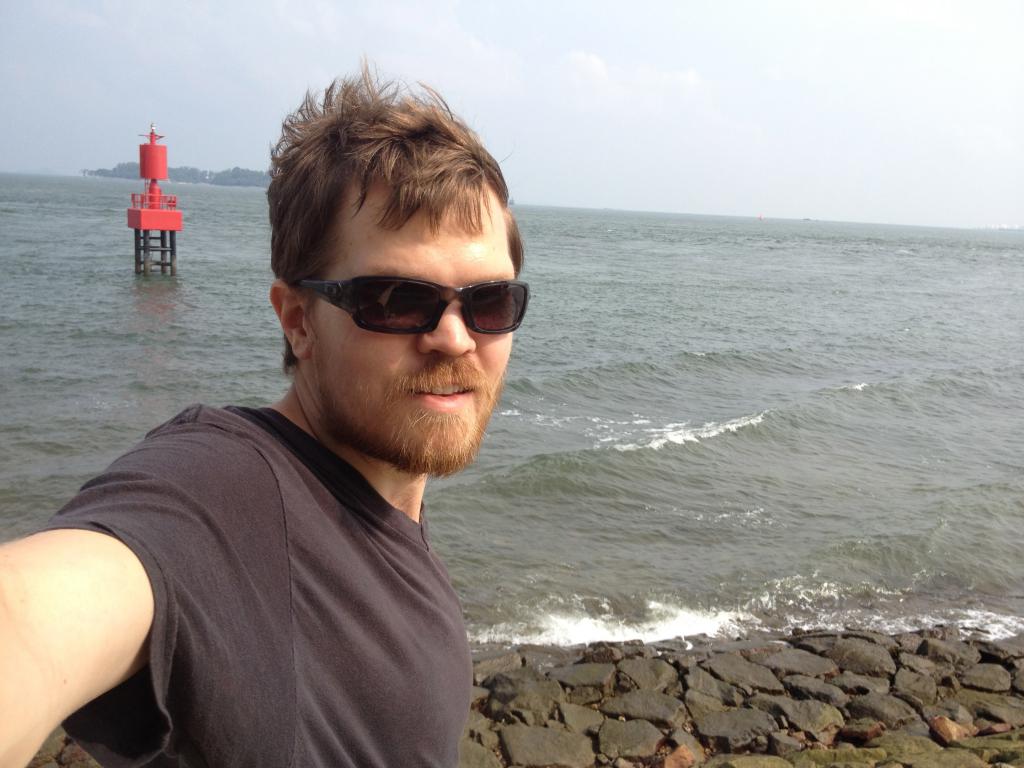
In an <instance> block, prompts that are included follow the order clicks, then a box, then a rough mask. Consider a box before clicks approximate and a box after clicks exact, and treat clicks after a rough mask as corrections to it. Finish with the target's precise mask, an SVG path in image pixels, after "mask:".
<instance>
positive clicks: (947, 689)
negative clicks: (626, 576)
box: [460, 627, 1024, 768]
mask: <svg viewBox="0 0 1024 768" xmlns="http://www.w3.org/2000/svg"><path fill="white" fill-rule="evenodd" d="M474 677H475V682H476V684H477V687H476V688H475V689H474V702H473V706H472V710H471V712H470V716H469V722H468V723H467V726H466V732H465V735H464V739H463V742H462V748H461V755H462V759H461V763H460V768H506V767H508V768H512V767H513V766H515V767H517V768H537V767H540V766H544V767H548V766H564V768H584V767H587V766H611V767H612V768H631V767H636V768H639V767H640V766H643V767H645V768H689V767H690V766H704V767H705V768H812V767H821V766H831V767H832V768H870V767H875V768H882V767H883V766H884V767H885V768H898V767H900V766H902V767H905V768H980V767H981V766H1003V767H1005V766H1024V635H1020V636H1018V637H1015V638H1011V639H1005V640H997V641H992V640H988V639H985V638H984V636H982V635H978V634H976V635H967V636H961V633H960V632H959V631H958V630H957V629H955V628H950V627H937V628H934V629H928V630H922V631H919V632H908V633H904V634H898V635H893V636H889V635H883V634H879V633H876V632H870V631H858V630H848V631H843V632H833V631H796V632H793V633H792V634H790V635H785V636H779V635H776V636H758V637H748V638H744V639H742V640H736V641H732V642H722V641H720V640H712V639H710V638H707V637H692V638H686V639H678V640H673V641H667V642H660V643H652V644H644V643H641V642H627V643H596V644H592V645H589V646H586V647H580V648H572V649H564V648H557V647H542V646H519V647H517V648H514V649H501V648H481V649H478V650H477V652H476V653H475V659H474Z"/></svg>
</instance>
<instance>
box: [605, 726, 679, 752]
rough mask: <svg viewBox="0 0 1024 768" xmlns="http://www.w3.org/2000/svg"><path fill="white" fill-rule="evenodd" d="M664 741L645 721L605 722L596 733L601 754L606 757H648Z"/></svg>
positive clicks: (657, 731)
mask: <svg viewBox="0 0 1024 768" xmlns="http://www.w3.org/2000/svg"><path fill="white" fill-rule="evenodd" d="M663 740H664V736H662V734H661V731H659V730H658V729H657V728H655V727H654V726H653V725H652V724H651V723H649V722H647V721H646V720H627V721H626V722H622V721H620V720H605V721H604V724H603V725H602V726H601V730H600V732H599V733H598V744H599V748H600V750H601V753H602V754H605V755H607V756H608V757H613V758H614V757H650V756H651V755H653V754H654V753H655V752H657V750H658V747H659V746H660V745H661V742H662V741H663Z"/></svg>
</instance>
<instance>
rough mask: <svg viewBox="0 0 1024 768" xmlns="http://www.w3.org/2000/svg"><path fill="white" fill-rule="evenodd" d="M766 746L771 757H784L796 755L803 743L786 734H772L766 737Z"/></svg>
mask: <svg viewBox="0 0 1024 768" xmlns="http://www.w3.org/2000/svg"><path fill="white" fill-rule="evenodd" d="M768 745H769V749H770V750H771V753H772V754H773V755H778V756H779V757H786V756H787V755H792V754H796V753H797V752H799V751H801V750H802V749H803V748H804V743H803V742H802V741H800V740H799V739H796V738H794V737H792V736H790V735H789V734H788V733H781V732H780V733H773V734H771V735H770V736H769V737H768Z"/></svg>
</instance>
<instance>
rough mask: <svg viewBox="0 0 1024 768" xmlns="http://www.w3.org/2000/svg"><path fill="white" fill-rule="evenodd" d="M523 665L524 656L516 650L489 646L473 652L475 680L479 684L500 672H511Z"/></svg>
mask: <svg viewBox="0 0 1024 768" xmlns="http://www.w3.org/2000/svg"><path fill="white" fill-rule="evenodd" d="M522 666H523V658H522V657H521V656H520V655H519V654H518V653H516V652H515V651H509V650H505V649H500V648H488V649H484V650H479V651H475V652H474V653H473V682H474V683H476V684H477V685H479V684H480V683H481V682H482V681H483V680H485V679H487V678H488V677H490V676H491V675H493V674H496V673H498V672H511V671H512V670H515V669H519V668H520V667H522Z"/></svg>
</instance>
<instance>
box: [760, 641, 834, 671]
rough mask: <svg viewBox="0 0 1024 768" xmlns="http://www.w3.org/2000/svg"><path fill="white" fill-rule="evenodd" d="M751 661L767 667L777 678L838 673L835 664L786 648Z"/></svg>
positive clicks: (813, 655)
mask: <svg viewBox="0 0 1024 768" xmlns="http://www.w3.org/2000/svg"><path fill="white" fill-rule="evenodd" d="M751 661H753V662H754V663H755V664H761V665H762V666H765V667H768V669H770V670H771V671H772V672H774V673H775V674H776V675H777V676H779V677H784V676H786V675H806V676H807V677H831V676H832V675H836V674H838V673H839V668H838V667H837V666H836V665H835V662H833V661H831V660H830V659H826V658H823V657H821V656H818V655H816V654H813V653H810V652H808V651H804V650H801V649H799V648H787V649H785V650H783V651H778V652H777V653H770V654H768V655H767V656H758V657H754V658H752V659H751Z"/></svg>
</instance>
